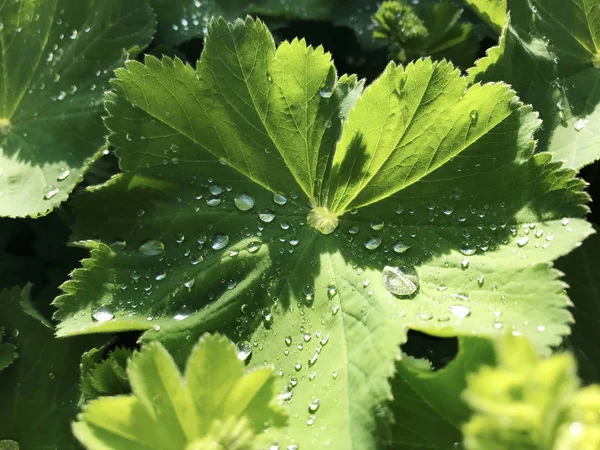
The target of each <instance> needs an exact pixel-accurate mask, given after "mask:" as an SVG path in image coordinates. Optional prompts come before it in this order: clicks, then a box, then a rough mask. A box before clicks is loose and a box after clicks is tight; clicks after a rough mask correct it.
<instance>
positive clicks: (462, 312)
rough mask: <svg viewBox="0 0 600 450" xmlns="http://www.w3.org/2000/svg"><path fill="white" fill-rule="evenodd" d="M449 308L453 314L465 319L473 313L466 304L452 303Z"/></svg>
mask: <svg viewBox="0 0 600 450" xmlns="http://www.w3.org/2000/svg"><path fill="white" fill-rule="evenodd" d="M449 309H450V312H451V313H452V314H454V315H455V316H456V317H458V318H460V319H464V318H465V317H469V316H470V315H471V310H470V309H469V308H468V307H466V306H464V305H452V306H451V307H450V308H449Z"/></svg>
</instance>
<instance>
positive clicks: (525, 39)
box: [470, 0, 600, 168]
mask: <svg viewBox="0 0 600 450" xmlns="http://www.w3.org/2000/svg"><path fill="white" fill-rule="evenodd" d="M507 5H508V10H509V12H510V15H511V22H510V24H507V25H506V26H507V27H508V29H507V30H506V31H505V35H506V36H505V42H502V43H501V49H500V50H495V51H493V52H492V54H491V56H490V57H488V58H486V60H484V62H483V63H479V64H478V65H477V66H476V67H475V68H473V69H471V70H470V77H471V78H472V79H473V80H476V81H498V80H502V81H504V82H506V83H510V84H511V85H512V86H513V87H514V89H515V90H516V91H517V93H518V94H519V96H520V97H521V98H522V99H523V101H524V102H526V103H530V104H532V105H533V107H534V109H536V110H537V111H539V112H540V117H541V118H542V119H543V121H544V126H543V128H542V129H541V130H540V132H539V133H538V135H537V137H538V139H539V141H540V143H539V148H540V149H541V150H542V151H549V152H551V153H552V154H553V157H554V158H555V159H557V160H564V161H566V163H565V165H566V166H567V167H572V168H581V167H583V166H585V165H586V164H589V163H591V162H593V161H595V160H597V159H598V158H600V152H599V151H598V148H600V146H599V144H600V132H599V128H598V126H599V125H598V124H599V123H600V119H599V114H600V113H599V112H598V103H599V102H600V90H599V89H597V87H596V86H597V84H598V80H599V79H600V71H599V70H600V69H599V68H598V67H600V62H599V61H600V59H599V55H600V6H599V5H598V2H596V1H595V0H547V1H540V0H531V1H529V2H523V1H520V0H508V2H507Z"/></svg>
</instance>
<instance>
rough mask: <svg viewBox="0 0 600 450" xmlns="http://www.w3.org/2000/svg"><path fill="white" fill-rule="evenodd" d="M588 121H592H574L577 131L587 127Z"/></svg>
mask: <svg viewBox="0 0 600 450" xmlns="http://www.w3.org/2000/svg"><path fill="white" fill-rule="evenodd" d="M588 123H590V121H589V120H588V119H577V120H576V121H575V122H574V123H573V128H575V131H581V130H583V129H584V128H585V127H586V125H587V124H588Z"/></svg>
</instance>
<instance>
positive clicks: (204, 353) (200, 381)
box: [73, 335, 286, 450]
mask: <svg viewBox="0 0 600 450" xmlns="http://www.w3.org/2000/svg"><path fill="white" fill-rule="evenodd" d="M244 372H245V371H244V363H243V362H242V361H240V360H239V359H238V358H237V355H236V350H235V346H234V345H233V344H232V343H231V342H229V341H228V340H227V339H226V338H224V337H222V336H218V335H216V336H210V335H206V336H203V337H202V338H201V340H200V342H199V343H198V344H197V345H196V346H195V348H194V350H193V351H192V353H191V354H190V358H189V360H188V363H187V367H186V370H185V373H184V374H183V375H182V374H181V373H180V372H179V370H178V369H177V366H176V365H175V362H174V361H173V359H172V358H171V357H170V356H169V354H168V353H167V351H166V350H165V349H164V348H163V347H162V346H161V345H160V344H158V343H152V344H148V345H146V346H144V347H143V348H142V350H141V351H140V352H139V353H136V354H135V355H134V356H133V358H132V360H131V363H130V364H129V368H128V374H129V379H130V382H131V386H132V389H133V395H130V396H116V397H102V398H100V399H97V400H94V401H92V402H89V403H88V404H86V405H85V406H84V408H83V412H82V413H81V414H80V415H79V417H78V420H77V422H76V423H75V424H74V425H73V431H74V433H75V435H76V436H77V438H78V439H79V440H80V441H81V442H82V443H83V444H84V445H85V447H86V448H88V449H106V448H110V449H114V450H119V449H123V450H126V449H127V450H128V449H131V448H136V449H161V450H162V449H171V448H172V449H183V448H235V449H240V450H250V449H253V448H258V446H257V445H256V443H257V439H261V437H257V435H260V434H262V433H263V431H264V430H265V424H268V425H267V428H269V427H272V428H274V429H275V428H278V427H281V426H283V425H285V421H286V417H285V414H284V413H283V411H282V410H281V408H280V406H279V405H278V404H277V400H276V399H277V392H278V390H279V388H278V386H277V378H276V377H275V374H274V373H273V372H272V370H271V369H269V368H261V369H257V370H254V371H252V372H249V373H244ZM267 442H268V441H267Z"/></svg>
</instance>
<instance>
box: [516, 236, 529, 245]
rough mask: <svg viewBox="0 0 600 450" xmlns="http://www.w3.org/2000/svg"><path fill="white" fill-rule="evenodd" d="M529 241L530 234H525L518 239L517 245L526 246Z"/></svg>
mask: <svg viewBox="0 0 600 450" xmlns="http://www.w3.org/2000/svg"><path fill="white" fill-rule="evenodd" d="M528 242H529V236H523V237H522V238H520V239H518V240H517V245H518V246H519V247H525V246H526V245H527V243H528Z"/></svg>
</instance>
